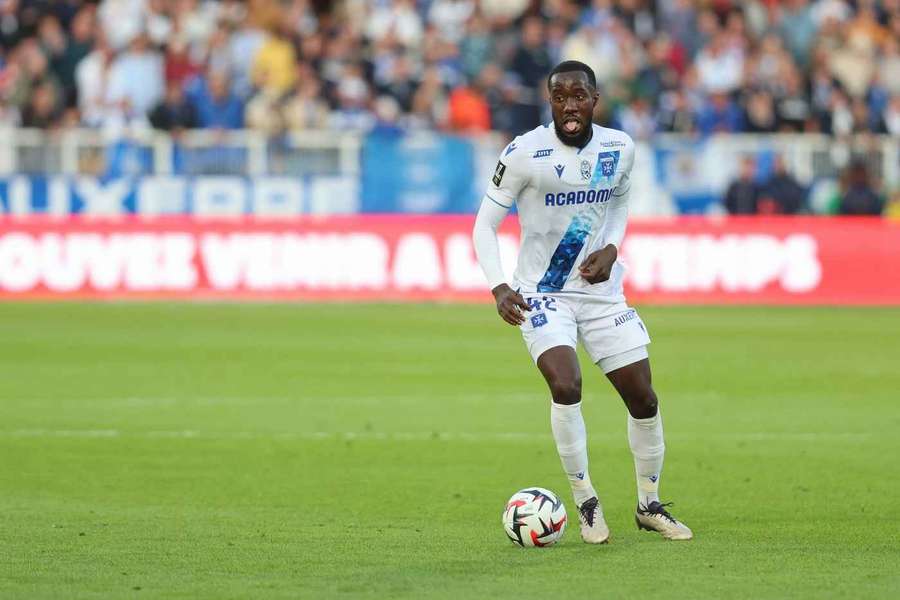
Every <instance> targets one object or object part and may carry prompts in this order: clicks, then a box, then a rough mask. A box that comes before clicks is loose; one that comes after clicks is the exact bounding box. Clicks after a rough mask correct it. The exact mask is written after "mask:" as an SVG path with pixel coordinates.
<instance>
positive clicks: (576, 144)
mask: <svg viewBox="0 0 900 600" xmlns="http://www.w3.org/2000/svg"><path fill="white" fill-rule="evenodd" d="M554 129H556V124H554ZM556 139H558V140H559V141H560V143H561V144H563V145H565V146H570V147H572V148H578V149H579V150H584V149H585V148H586V147H587V145H588V144H590V143H591V140H592V139H594V126H593V125H589V126H588V129H587V134H586V135H585V136H584V139H581V138H579V139H576V140H566V139H565V138H563V136H561V135H560V134H559V130H558V129H556Z"/></svg>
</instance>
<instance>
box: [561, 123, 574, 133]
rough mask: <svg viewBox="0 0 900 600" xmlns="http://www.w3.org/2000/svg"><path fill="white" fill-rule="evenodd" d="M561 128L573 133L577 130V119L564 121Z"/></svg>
mask: <svg viewBox="0 0 900 600" xmlns="http://www.w3.org/2000/svg"><path fill="white" fill-rule="evenodd" d="M563 129H565V130H566V132H567V133H575V132H576V131H578V121H566V122H565V123H563Z"/></svg>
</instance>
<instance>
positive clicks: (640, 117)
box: [618, 96, 656, 140]
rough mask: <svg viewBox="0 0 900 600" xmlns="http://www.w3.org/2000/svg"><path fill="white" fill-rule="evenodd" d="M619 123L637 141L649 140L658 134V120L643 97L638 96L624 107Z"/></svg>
mask: <svg viewBox="0 0 900 600" xmlns="http://www.w3.org/2000/svg"><path fill="white" fill-rule="evenodd" d="M618 121H619V126H620V127H621V128H622V130H623V131H625V133H627V134H628V135H630V136H631V137H632V138H634V139H635V140H649V139H650V137H651V136H652V135H653V134H654V133H656V119H655V118H654V116H653V113H652V112H651V111H650V103H649V102H648V101H647V100H646V99H645V98H644V97H643V96H637V97H636V98H634V99H633V100H632V101H631V103H630V104H629V105H628V106H626V107H624V108H623V109H622V111H621V112H620V113H619V119H618Z"/></svg>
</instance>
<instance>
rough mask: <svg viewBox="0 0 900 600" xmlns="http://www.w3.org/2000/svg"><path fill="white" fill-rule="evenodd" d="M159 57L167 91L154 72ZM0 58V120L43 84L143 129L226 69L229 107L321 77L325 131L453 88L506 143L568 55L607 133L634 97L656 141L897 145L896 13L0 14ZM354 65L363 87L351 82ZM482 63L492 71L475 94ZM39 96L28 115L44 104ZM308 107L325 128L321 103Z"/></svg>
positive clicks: (84, 112) (84, 114) (441, 105)
mask: <svg viewBox="0 0 900 600" xmlns="http://www.w3.org/2000/svg"><path fill="white" fill-rule="evenodd" d="M94 37H104V38H105V42H104V44H105V46H106V47H108V49H107V50H102V49H101V47H102V46H103V44H97V43H95V42H93V41H92V38H94ZM139 38H144V39H145V40H149V45H148V43H147V41H144V42H140V41H139ZM142 45H143V46H144V48H145V49H144V50H141V51H138V50H136V48H135V46H142ZM36 48H37V50H38V52H37V53H36V52H35V49H36ZM89 49H93V51H92V52H90V55H88V50H89ZM98 49H99V50H100V51H99V53H98ZM157 50H161V51H163V52H165V61H164V64H165V68H164V78H159V77H157V76H156V74H155V71H156V68H155V67H152V66H151V63H152V62H155V60H156V58H158V55H157V54H156V51H157ZM110 52H111V58H112V60H113V62H114V63H115V65H116V66H115V67H114V68H113V72H112V73H109V74H107V73H106V71H107V67H106V66H105V65H107V64H108V63H109V58H110ZM38 54H40V55H43V56H38ZM135 55H138V56H135ZM0 56H2V63H0V98H2V102H5V106H3V107H0V112H2V113H3V118H4V119H6V120H9V119H12V120H13V122H14V121H15V119H16V118H17V115H20V114H21V113H22V111H24V110H25V108H26V107H27V106H30V105H31V96H32V94H34V93H37V90H38V89H39V88H41V86H42V85H43V82H44V81H45V79H46V78H47V76H51V79H52V85H55V86H58V87H57V89H56V90H55V96H56V98H57V100H58V101H61V103H62V105H64V106H71V105H74V104H75V103H76V99H77V106H78V108H79V110H80V111H81V120H82V122H83V123H85V124H89V125H98V124H100V123H101V122H104V121H110V120H111V121H116V120H119V121H121V120H122V119H123V118H125V119H128V120H134V119H137V120H140V119H142V118H144V117H145V116H146V113H147V111H148V110H150V109H151V108H152V107H154V106H155V105H156V104H158V103H159V101H160V100H161V99H162V96H163V91H164V84H163V82H164V81H165V82H168V81H172V80H179V81H182V82H187V81H189V80H191V79H192V78H193V77H194V76H195V75H196V74H197V73H198V72H206V71H209V70H210V69H211V70H214V71H217V72H223V71H226V70H227V71H228V72H229V73H231V91H233V92H234V93H235V94H236V95H237V97H238V98H239V99H240V100H241V101H247V100H248V99H250V98H254V95H255V94H256V96H255V98H256V99H258V100H259V102H257V103H256V104H255V106H256V105H263V104H266V105H272V104H273V103H275V104H277V105H278V106H281V107H282V108H283V107H284V105H285V102H286V97H288V96H292V95H295V94H296V87H295V85H294V79H295V77H296V76H297V75H296V73H297V69H298V68H300V67H301V64H302V65H305V68H311V69H312V70H313V72H315V73H316V74H317V75H318V78H317V79H318V81H319V82H320V84H321V85H316V86H314V87H315V88H316V89H317V93H318V101H320V102H325V103H328V104H329V105H330V106H331V107H332V108H335V109H336V115H337V117H338V118H336V119H335V120H333V123H334V124H335V126H338V125H339V124H342V123H346V122H347V121H348V119H349V120H350V122H352V123H355V125H354V127H355V128H356V129H360V128H361V127H360V125H363V124H364V123H371V122H372V118H373V102H374V99H375V98H376V97H377V96H379V95H387V96H390V97H392V98H393V99H394V100H395V101H396V102H397V104H398V105H399V107H400V110H401V114H400V115H398V118H397V123H402V124H412V125H414V126H425V127H430V128H441V127H446V126H447V106H446V98H447V96H450V95H453V91H454V90H456V89H458V88H460V89H461V90H462V91H461V92H460V94H457V95H456V97H460V96H465V91H466V90H469V91H471V90H476V91H478V93H480V94H482V95H483V96H484V97H485V99H486V101H487V103H488V105H489V106H490V109H491V125H492V126H493V127H499V128H502V130H503V131H507V132H512V131H514V130H520V128H522V127H524V126H525V124H526V123H532V122H535V120H536V119H538V118H539V116H537V117H536V116H535V115H536V114H538V115H539V112H540V111H539V107H540V99H541V96H540V95H541V94H542V93H543V91H542V90H543V87H544V86H543V77H544V74H545V72H546V71H547V70H548V69H549V66H550V65H551V64H554V63H555V62H557V61H559V60H562V59H568V58H577V59H581V60H583V61H585V62H587V63H588V64H591V65H592V67H594V69H595V71H596V73H597V75H598V77H599V79H600V83H601V85H602V86H603V90H604V99H605V101H606V104H605V107H603V108H601V109H598V115H599V113H606V114H607V116H604V117H603V118H605V119H607V120H605V121H603V122H604V123H608V124H615V119H616V118H618V119H620V120H627V121H628V122H629V123H631V124H630V125H629V127H630V128H631V129H633V130H636V127H637V125H636V123H637V122H639V123H640V129H641V131H644V132H646V131H648V125H649V122H648V121H647V120H646V119H645V114H644V113H643V108H644V107H643V106H642V105H641V101H638V102H637V103H635V104H634V105H631V101H630V99H631V98H634V97H636V96H641V97H642V98H643V99H645V100H647V101H648V104H649V111H650V113H651V114H652V115H654V117H655V120H656V122H657V125H656V128H657V129H659V130H664V131H681V132H685V131H691V130H692V129H693V128H694V127H696V128H698V129H699V130H700V131H702V132H703V133H710V132H714V131H727V132H732V131H735V132H739V131H750V132H770V131H773V112H774V131H825V132H834V133H835V134H836V135H839V136H850V135H855V134H859V133H866V132H873V131H874V132H881V133H886V132H890V131H892V130H891V129H888V127H887V121H886V118H885V115H890V114H893V113H892V111H894V110H895V109H893V108H890V106H891V98H892V97H893V96H894V95H897V94H900V2H897V0H885V1H880V2H879V1H875V0H856V1H854V2H849V1H846V0H815V1H811V0H784V1H783V2H774V1H772V0H753V1H750V2H741V3H739V2H734V1H732V0H715V1H711V2H695V1H692V0H662V1H660V2H649V1H648V0H590V1H588V0H547V1H545V2H534V1H530V0H479V1H476V0H377V1H372V0H339V1H337V2H324V1H319V0H291V1H290V2H288V1H287V0H283V1H282V0H279V1H276V0H246V1H245V0H218V1H213V0H99V1H89V2H79V1H77V0H59V1H53V2H51V1H49V0H40V1H28V2H24V1H22V0H2V1H0ZM103 57H106V58H105V59H104V60H100V59H101V58H103ZM154 57H155V58H154ZM48 61H49V67H48V66H46V65H44V66H42V65H41V63H42V62H43V63H47V62H48ZM123 63H124V64H125V65H126V67H124V68H123V67H122V66H121V65H122V64H123ZM351 63H352V64H356V63H359V65H358V66H359V67H361V74H360V77H359V78H355V77H354V78H353V80H352V83H351V84H349V85H347V84H344V83H343V82H342V80H343V78H344V73H345V71H346V70H347V68H348V64H351ZM76 64H77V65H78V66H77V67H76V66H75V65H76ZM488 65H493V66H495V67H496V68H497V69H499V71H500V73H499V76H496V77H494V79H495V80H496V82H495V83H494V84H492V85H491V86H488V87H485V86H483V85H482V83H481V81H480V80H481V74H482V72H484V71H485V67H486V66H488ZM101 67H103V68H101ZM353 68H355V67H353ZM147 75H150V76H149V77H147ZM145 79H146V81H145ZM138 82H139V85H138ZM147 82H149V84H148V83H147ZM360 83H361V84H360ZM41 89H44V88H41ZM259 89H265V90H266V92H265V93H264V94H263V95H259V94H257V92H258V91H259ZM98 90H101V91H102V94H101V93H100V92H98ZM40 95H41V96H42V97H41V98H40V99H39V101H38V102H36V103H35V105H34V106H33V107H32V109H31V113H32V114H33V113H34V108H35V107H36V106H45V105H46V98H47V93H46V91H41V92H40ZM148 98H149V99H150V101H148ZM303 98H304V100H303V105H305V106H306V105H309V106H314V110H313V112H314V113H316V114H319V112H320V111H319V106H320V102H316V103H313V104H312V105H310V104H309V101H310V100H311V98H309V97H308V96H306V95H305V93H304V95H303ZM429 102H430V104H429ZM379 105H380V106H382V107H383V111H382V112H384V113H385V114H389V113H391V111H392V108H389V104H388V103H385V102H379ZM501 105H502V106H504V107H505V111H500V112H498V107H500V106H501ZM391 106H392V105H391ZM635 113H640V114H638V115H637V116H638V117H640V118H639V119H636V118H635V117H636V115H635ZM691 113H693V114H691ZM45 114H54V113H53V112H52V111H51V112H50V113H45ZM609 114H612V115H613V116H614V118H613V120H609V119H608V115H609ZM59 119H60V120H62V119H63V117H62V116H60V117H59ZM300 120H301V121H304V122H312V121H317V120H318V118H317V117H316V118H312V119H311V121H309V120H306V119H300ZM695 120H696V122H697V124H696V125H694V121H695ZM33 122H36V121H33ZM52 125H58V123H53V124H52ZM281 129H282V127H276V128H274V129H272V131H280V130H281ZM362 129H364V127H362ZM894 129H896V128H894ZM264 130H266V131H269V129H267V128H264Z"/></svg>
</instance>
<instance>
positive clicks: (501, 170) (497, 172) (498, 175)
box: [491, 160, 506, 187]
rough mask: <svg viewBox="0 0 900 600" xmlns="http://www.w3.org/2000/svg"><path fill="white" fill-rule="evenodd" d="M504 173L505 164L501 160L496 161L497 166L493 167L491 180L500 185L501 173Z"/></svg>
mask: <svg viewBox="0 0 900 600" xmlns="http://www.w3.org/2000/svg"><path fill="white" fill-rule="evenodd" d="M504 173H506V165H504V164H503V162H502V161H499V160H498V161H497V168H496V169H494V177H493V178H492V179H491V181H493V182H494V185H495V186H497V187H500V182H501V181H503V174H504Z"/></svg>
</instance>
